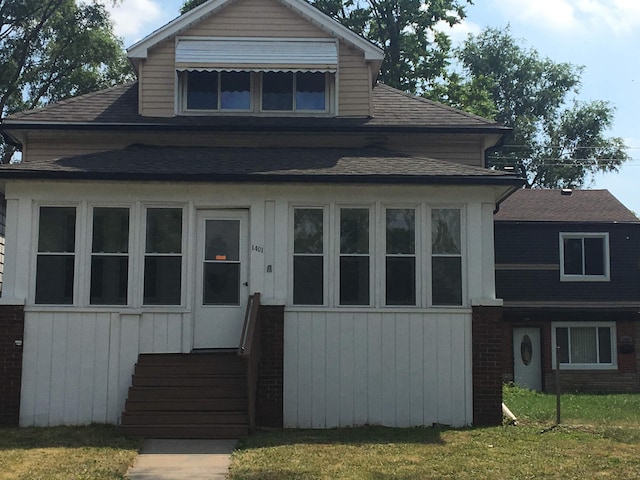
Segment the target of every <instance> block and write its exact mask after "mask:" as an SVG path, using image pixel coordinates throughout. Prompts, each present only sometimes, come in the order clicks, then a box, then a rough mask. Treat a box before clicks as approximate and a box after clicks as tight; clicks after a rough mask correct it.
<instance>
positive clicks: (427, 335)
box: [422, 315, 440, 425]
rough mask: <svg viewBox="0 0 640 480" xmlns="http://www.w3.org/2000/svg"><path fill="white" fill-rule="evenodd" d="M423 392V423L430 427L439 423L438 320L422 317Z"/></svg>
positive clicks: (431, 317) (433, 317) (432, 317)
mask: <svg viewBox="0 0 640 480" xmlns="http://www.w3.org/2000/svg"><path fill="white" fill-rule="evenodd" d="M423 339H424V346H423V350H424V369H425V371H424V375H423V378H424V390H423V396H422V399H423V400H422V401H423V402H424V415H425V418H424V423H425V424H426V425H432V424H434V423H437V422H439V418H440V408H439V407H440V405H439V402H438V391H439V390H440V383H439V377H438V371H439V365H438V357H439V351H438V350H439V348H438V347H439V344H438V320H437V318H435V316H433V315H430V316H426V315H425V317H424V337H423Z"/></svg>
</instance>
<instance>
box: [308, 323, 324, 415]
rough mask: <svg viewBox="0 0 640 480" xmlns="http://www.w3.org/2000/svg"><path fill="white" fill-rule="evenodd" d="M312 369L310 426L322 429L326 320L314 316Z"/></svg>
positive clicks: (312, 327)
mask: <svg viewBox="0 0 640 480" xmlns="http://www.w3.org/2000/svg"><path fill="white" fill-rule="evenodd" d="M311 336H312V345H313V346H312V352H311V355H312V357H311V366H312V368H313V384H312V386H311V388H312V390H311V398H312V399H313V401H312V403H313V404H312V410H311V426H312V427H313V428H322V427H324V425H325V422H326V419H327V418H326V412H327V356H326V348H327V341H326V339H327V319H326V317H324V316H321V315H316V316H314V319H313V324H312V326H311Z"/></svg>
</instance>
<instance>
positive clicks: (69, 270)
mask: <svg viewBox="0 0 640 480" xmlns="http://www.w3.org/2000/svg"><path fill="white" fill-rule="evenodd" d="M75 248H76V208H75V207H40V219H39V225H38V253H37V258H36V294H35V302H36V303H38V304H52V305H54V304H55V305H71V304H72V303H73V284H74V269H75Z"/></svg>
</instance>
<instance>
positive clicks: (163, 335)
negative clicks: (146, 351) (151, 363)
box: [152, 313, 169, 353]
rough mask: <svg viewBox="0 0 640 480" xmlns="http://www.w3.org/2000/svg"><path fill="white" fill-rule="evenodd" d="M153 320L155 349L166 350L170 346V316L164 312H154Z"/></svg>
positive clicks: (156, 350) (157, 350)
mask: <svg viewBox="0 0 640 480" xmlns="http://www.w3.org/2000/svg"><path fill="white" fill-rule="evenodd" d="M152 321H153V351H154V353H157V352H166V351H167V346H168V343H169V342H168V338H167V336H168V330H169V325H168V323H169V321H168V316H167V315H166V314H162V313H154V314H153V315H152Z"/></svg>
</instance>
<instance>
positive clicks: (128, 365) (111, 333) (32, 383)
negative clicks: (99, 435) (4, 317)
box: [20, 311, 192, 426]
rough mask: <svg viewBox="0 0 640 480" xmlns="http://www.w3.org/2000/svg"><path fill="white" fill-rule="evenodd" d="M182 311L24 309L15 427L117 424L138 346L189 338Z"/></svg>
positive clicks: (168, 346) (169, 348) (155, 347)
mask: <svg viewBox="0 0 640 480" xmlns="http://www.w3.org/2000/svg"><path fill="white" fill-rule="evenodd" d="M191 328H192V327H191V322H190V318H189V317H188V316H185V315H184V314H180V313H173V314H172V313H164V314H163V313H144V314H121V313H109V312H78V313H76V312H69V311H64V312H63V311H60V312H56V313H51V312H27V313H26V316H25V335H24V341H25V343H24V349H25V352H28V354H27V355H25V357H24V363H23V373H22V400H21V407H20V425H21V426H47V425H84V424H89V423H94V422H95V423H114V424H116V423H119V421H120V415H121V413H122V411H123V409H124V401H125V399H126V397H127V390H128V388H129V387H130V386H131V375H132V374H133V366H134V364H135V362H136V361H137V359H138V355H139V354H140V353H160V352H162V353H180V352H182V351H183V350H184V346H185V345H190V343H191V337H192V333H191Z"/></svg>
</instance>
